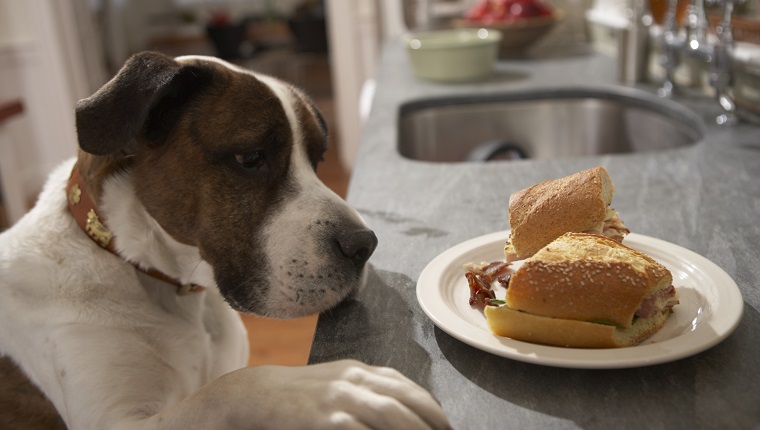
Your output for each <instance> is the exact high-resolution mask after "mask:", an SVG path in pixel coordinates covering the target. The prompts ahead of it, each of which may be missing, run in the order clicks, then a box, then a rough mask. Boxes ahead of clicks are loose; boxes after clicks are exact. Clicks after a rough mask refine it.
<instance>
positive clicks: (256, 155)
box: [235, 151, 264, 169]
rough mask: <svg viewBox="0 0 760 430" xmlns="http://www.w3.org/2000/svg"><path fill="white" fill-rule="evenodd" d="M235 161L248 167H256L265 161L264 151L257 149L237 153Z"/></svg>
mask: <svg viewBox="0 0 760 430" xmlns="http://www.w3.org/2000/svg"><path fill="white" fill-rule="evenodd" d="M235 161H236V162H237V163H238V164H240V165H241V166H242V167H244V168H246V169H255V168H257V167H259V166H261V164H262V163H264V153H263V152H262V151H255V152H245V153H242V154H235Z"/></svg>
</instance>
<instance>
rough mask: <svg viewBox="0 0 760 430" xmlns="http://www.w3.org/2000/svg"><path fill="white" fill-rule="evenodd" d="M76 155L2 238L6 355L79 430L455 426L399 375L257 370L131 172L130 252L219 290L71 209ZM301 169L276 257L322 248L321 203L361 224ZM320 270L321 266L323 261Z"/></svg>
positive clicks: (297, 157) (0, 285) (116, 186)
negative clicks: (86, 230)
mask: <svg viewBox="0 0 760 430" xmlns="http://www.w3.org/2000/svg"><path fill="white" fill-rule="evenodd" d="M196 58H197V57H196ZM209 61H216V60H210V59H209ZM228 67H230V68H231V69H234V70H237V68H234V66H229V65H228ZM263 80H264V81H265V82H267V83H268V84H269V85H270V86H272V88H273V89H274V91H275V92H276V93H277V94H278V96H279V97H280V98H281V99H282V100H283V102H284V105H285V106H286V112H287V115H288V117H289V120H290V122H291V124H292V126H293V134H294V136H296V138H299V137H300V134H301V131H300V127H299V126H298V124H297V121H295V115H294V113H293V110H292V108H291V107H290V104H291V103H293V100H292V97H293V95H292V93H291V92H290V91H289V90H288V89H287V87H285V86H283V85H281V84H279V83H276V81H274V80H270V79H269V78H263ZM72 163H73V160H72V161H68V162H66V163H64V164H63V165H61V166H60V167H59V168H57V169H56V170H55V171H54V172H53V173H52V174H51V175H50V178H49V180H48V183H47V184H46V186H45V189H44V190H43V192H42V194H41V196H40V199H39V201H38V203H37V205H36V206H35V208H34V209H33V210H32V211H31V212H30V213H29V214H27V215H26V216H25V217H24V218H23V219H22V220H20V221H19V222H18V223H17V224H16V225H15V226H13V227H12V228H11V229H9V230H8V231H6V232H4V233H2V234H0V354H2V355H7V356H10V357H11V358H12V359H13V360H14V361H15V362H16V363H18V364H19V365H20V367H21V368H22V370H23V371H24V372H25V373H26V374H27V375H28V376H29V377H30V379H31V380H32V381H33V382H34V383H35V384H36V385H38V386H39V387H40V388H41V389H42V391H43V392H44V393H45V395H46V396H47V397H48V398H49V399H50V400H51V401H52V402H53V404H54V405H55V407H56V408H57V410H58V411H59V413H60V414H61V416H62V418H63V419H64V420H65V422H66V424H67V425H68V427H69V428H70V429H77V430H79V429H84V430H87V429H98V430H100V429H188V428H203V429H222V428H226V429H248V428H263V429H266V428H272V429H301V428H325V429H332V428H368V427H371V428H387V429H400V428H404V429H416V428H419V429H423V428H445V427H446V426H447V422H446V418H445V416H444V415H443V412H442V410H441V409H440V407H439V406H438V405H437V404H436V402H435V401H434V400H433V398H432V397H431V396H430V395H429V394H428V393H427V392H426V391H425V390H424V389H422V388H420V387H419V386H417V385H416V384H414V383H413V382H411V381H409V380H408V379H406V378H404V377H403V376H401V375H400V374H399V373H398V372H396V371H393V370H391V369H387V368H378V367H372V366H367V365H365V364H362V363H359V362H355V361H338V362H333V363H326V364H320V365H314V366H305V367H298V368H292V367H277V366H263V367H257V368H245V365H246V363H247V357H248V344H247V337H246V335H245V329H244V327H243V325H242V323H241V320H240V318H239V316H238V315H237V313H236V312H234V311H233V310H232V309H231V308H230V307H229V306H228V305H227V304H226V303H225V301H224V299H223V298H222V297H221V295H220V293H219V292H218V290H217V289H216V288H215V283H214V280H213V279H214V278H213V270H212V268H211V267H210V266H209V265H208V264H207V263H206V262H204V261H202V259H201V258H200V255H199V252H198V250H197V249H196V248H193V247H190V246H187V245H183V244H181V243H178V242H177V241H175V240H174V239H172V238H171V237H170V236H169V235H168V234H167V233H166V232H165V231H164V230H163V229H162V228H161V226H159V225H158V224H157V222H156V221H155V220H154V219H153V218H151V217H150V216H149V215H148V214H147V212H146V211H145V209H144V208H143V207H142V206H141V205H140V203H139V201H138V199H137V197H136V196H135V194H134V191H133V189H132V187H131V182H130V176H129V174H123V175H121V176H116V177H113V178H111V179H109V180H108V181H106V182H105V184H104V187H103V194H102V201H103V203H102V206H101V210H102V212H103V214H104V216H105V217H106V218H107V219H108V223H109V227H110V228H111V230H113V232H114V233H115V236H116V237H117V242H116V244H117V247H118V250H119V252H120V253H121V254H122V255H124V256H125V257H126V258H128V259H129V260H131V261H133V262H135V263H137V264H140V265H142V266H144V267H154V268H157V269H160V270H162V271H164V272H165V273H167V274H169V275H171V276H175V277H177V278H178V279H181V280H182V281H191V282H196V283H199V284H202V285H206V286H207V287H209V288H207V289H206V290H205V291H203V292H201V293H195V294H190V295H186V296H178V295H177V294H176V293H175V291H174V288H173V287H171V286H168V285H167V284H163V283H161V282H159V281H156V280H155V279H153V278H150V277H148V276H146V275H144V274H143V273H142V272H139V271H137V270H135V268H134V267H133V266H132V265H131V264H129V263H127V262H125V261H124V260H123V259H121V258H119V257H117V256H115V255H112V254H110V253H108V252H105V251H103V250H102V249H100V248H99V247H98V246H97V245H95V244H94V243H93V242H92V241H91V240H90V239H89V238H87V236H86V235H84V234H83V233H82V231H81V230H80V228H79V227H78V226H77V225H76V223H75V222H74V220H73V218H72V217H71V216H70V215H69V214H68V213H67V208H66V200H65V192H64V189H65V184H66V180H67V178H68V175H69V172H70V170H71V166H72ZM292 163H294V164H293V168H294V169H295V171H297V175H298V182H299V184H300V185H299V186H300V187H302V189H303V190H304V192H302V193H301V194H300V197H297V198H295V199H293V201H291V202H289V203H288V204H287V205H286V207H285V208H284V210H283V215H281V216H278V217H275V220H274V221H273V222H272V224H271V225H270V226H268V227H267V236H268V237H269V239H268V241H267V245H266V247H267V253H268V254H269V255H270V256H271V258H274V259H275V260H276V261H284V259H287V258H289V257H290V255H289V253H288V252H287V251H282V249H283V247H285V248H288V247H291V246H292V247H299V248H301V249H302V250H303V252H305V253H315V254H318V252H317V249H316V248H315V245H313V244H310V243H304V242H303V241H302V239H299V238H298V237H299V234H301V233H303V231H301V230H299V229H302V228H304V227H303V226H304V225H307V224H308V223H309V222H311V221H313V217H315V215H314V214H315V213H317V212H319V211H315V210H314V208H320V210H323V211H327V212H328V213H329V212H330V211H340V212H341V213H344V214H349V215H348V216H352V217H357V219H358V214H356V213H355V212H354V211H353V210H352V209H350V208H349V207H348V206H347V205H346V204H345V203H344V202H342V200H341V199H340V198H339V197H338V196H336V195H335V194H334V193H332V192H331V191H330V190H329V189H327V188H326V187H325V186H324V185H323V184H321V182H320V181H319V180H318V179H317V178H316V175H315V174H314V172H313V171H312V169H311V168H310V166H309V165H308V160H307V157H306V154H305V153H304V150H303V148H301V147H300V145H296V149H295V150H294V151H293V160H292ZM286 233H287V234H286ZM310 264H313V265H315V266H318V265H319V264H320V262H319V258H318V257H316V256H313V257H312V259H311V260H310ZM274 266H276V264H275V265H274ZM277 270H278V269H276V268H275V271H277ZM281 275H282V274H278V273H273V277H278V276H281ZM283 279H284V278H283ZM299 293H300V294H303V293H304V292H303V291H300V292H299V291H293V290H292V287H290V286H289V285H288V284H287V283H284V282H283V283H281V285H279V287H278V289H277V292H275V293H273V294H272V295H271V297H270V299H269V300H270V301H271V304H272V306H275V307H280V308H283V309H286V311H285V313H288V312H291V311H292V310H288V309H287V308H288V307H291V306H294V303H295V301H294V296H297V295H298V294H299ZM320 300H327V301H330V300H334V298H331V297H322V298H321V299H320ZM302 309H303V308H302ZM0 413H1V412H0Z"/></svg>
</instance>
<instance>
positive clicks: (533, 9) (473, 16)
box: [454, 0, 562, 57]
mask: <svg viewBox="0 0 760 430" xmlns="http://www.w3.org/2000/svg"><path fill="white" fill-rule="evenodd" d="M561 19H562V13H561V11H559V10H555V9H554V8H552V7H551V6H550V5H548V4H546V3H544V2H543V1H542V0H481V1H479V2H478V3H476V4H475V5H474V6H472V7H471V8H470V9H468V10H467V11H466V12H465V14H464V16H463V18H462V19H459V20H456V21H455V22H454V25H455V26H456V27H463V28H473V27H478V28H492V29H496V30H499V31H500V32H501V33H502V36H503V37H502V39H501V45H500V48H499V56H500V57H510V56H514V55H516V54H520V53H522V52H524V51H525V50H526V49H527V48H528V47H530V46H531V45H533V44H534V43H536V42H537V41H539V40H540V39H541V38H542V37H544V36H545V35H546V34H547V33H549V31H550V30H551V29H552V28H553V27H554V26H555V25H556V24H557V22H559V21H560V20H561Z"/></svg>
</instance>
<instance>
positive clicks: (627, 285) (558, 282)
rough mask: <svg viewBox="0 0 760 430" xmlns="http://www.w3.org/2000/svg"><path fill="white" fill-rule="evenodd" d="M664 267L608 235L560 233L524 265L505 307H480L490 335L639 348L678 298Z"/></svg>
mask: <svg viewBox="0 0 760 430" xmlns="http://www.w3.org/2000/svg"><path fill="white" fill-rule="evenodd" d="M672 282H673V278H672V275H671V273H670V271H668V269H667V268H665V267H664V266H662V265H661V264H660V263H658V262H657V261H655V260H654V259H652V258H651V257H649V256H648V255H646V254H643V253H641V252H638V251H636V250H634V249H631V248H629V247H627V246H625V245H623V244H621V243H620V242H618V241H615V240H612V239H610V238H608V237H606V236H601V235H597V234H587V233H566V234H564V235H562V236H560V237H559V238H557V239H556V240H554V241H553V242H551V243H550V244H549V245H547V246H545V247H544V248H542V249H541V250H539V251H538V252H537V253H536V254H535V255H533V256H532V257H530V258H528V259H527V260H525V261H524V263H523V265H522V266H521V267H520V268H519V269H517V270H516V271H515V272H514V273H513V274H512V275H511V277H510V279H509V282H508V283H507V293H506V299H505V300H504V302H505V304H503V305H498V306H486V307H485V315H486V319H487V323H488V327H489V329H490V330H491V331H492V332H493V333H495V334H497V335H499V336H506V337H510V338H513V339H517V340H523V341H527V342H533V343H540V344H547V345H555V346H567V347H576V348H617V347H625V346H632V345H636V344H638V343H640V342H641V341H642V340H644V339H646V338H648V337H649V336H651V335H652V334H654V333H655V332H657V331H658V330H659V329H660V328H662V326H663V325H664V324H665V322H666V321H667V319H668V316H669V315H670V313H671V311H672V308H673V306H675V305H676V304H678V295H677V291H676V289H675V288H674V287H673V284H672Z"/></svg>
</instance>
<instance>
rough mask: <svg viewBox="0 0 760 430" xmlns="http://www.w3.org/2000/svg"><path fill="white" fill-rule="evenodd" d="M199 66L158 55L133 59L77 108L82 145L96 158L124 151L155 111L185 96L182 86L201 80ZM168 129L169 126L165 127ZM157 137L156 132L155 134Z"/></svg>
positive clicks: (83, 148)
mask: <svg viewBox="0 0 760 430" xmlns="http://www.w3.org/2000/svg"><path fill="white" fill-rule="evenodd" d="M193 68H197V67H195V66H186V65H182V64H180V63H178V62H177V61H175V60H174V59H172V58H170V57H168V56H166V55H164V54H160V53H157V52H143V53H140V54H135V55H134V56H132V57H131V58H130V59H129V60H127V62H126V63H125V64H124V66H123V67H122V68H121V70H120V71H119V73H117V74H116V76H115V77H114V78H113V79H111V80H110V81H109V82H108V83H106V84H105V85H103V87H102V88H100V89H99V90H98V91H97V92H96V93H95V94H93V95H92V96H90V97H88V98H86V99H83V100H80V101H79V102H78V103H77V105H76V128H77V136H78V139H79V146H80V148H82V150H84V151H86V152H89V153H91V154H95V155H107V154H114V153H116V152H118V151H121V150H123V149H124V148H126V147H127V145H128V144H129V143H130V142H131V141H132V139H133V138H134V137H136V136H137V135H138V133H140V132H141V131H143V129H144V127H145V126H146V124H147V123H151V122H156V121H150V120H149V118H150V116H151V115H152V112H153V110H154V108H156V107H157V106H160V105H163V106H164V110H165V109H166V105H167V103H166V101H165V100H164V99H165V98H167V97H170V98H172V99H176V95H177V94H178V93H179V94H183V95H182V97H181V98H182V99H187V97H189V95H188V94H189V93H190V92H192V91H187V92H185V93H182V91H180V90H178V87H180V86H182V85H183V84H187V81H188V80H189V79H194V78H199V79H200V75H203V73H196V71H195V70H189V69H193ZM163 127H166V124H163ZM154 134H155V133H154Z"/></svg>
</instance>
